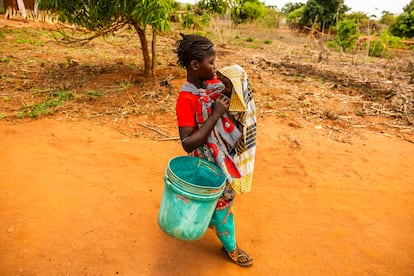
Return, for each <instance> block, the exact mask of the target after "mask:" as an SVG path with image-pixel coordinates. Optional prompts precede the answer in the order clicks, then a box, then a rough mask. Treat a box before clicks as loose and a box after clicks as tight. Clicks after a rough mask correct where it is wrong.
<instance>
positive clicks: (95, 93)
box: [85, 90, 102, 97]
mask: <svg viewBox="0 0 414 276" xmlns="http://www.w3.org/2000/svg"><path fill="white" fill-rule="evenodd" d="M85 94H86V95H87V96H90V97H100V96H102V92H101V91H99V90H89V91H86V93H85Z"/></svg>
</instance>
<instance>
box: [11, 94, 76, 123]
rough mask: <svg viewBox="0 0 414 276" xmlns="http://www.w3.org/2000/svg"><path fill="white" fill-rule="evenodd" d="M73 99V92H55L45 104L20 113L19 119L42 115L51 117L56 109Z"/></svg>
mask: <svg viewBox="0 0 414 276" xmlns="http://www.w3.org/2000/svg"><path fill="white" fill-rule="evenodd" d="M72 98H73V93H72V92H71V91H59V90H58V91H53V92H52V93H51V94H50V96H48V97H47V98H46V100H45V101H44V102H41V103H38V104H34V105H32V106H30V107H29V108H28V109H27V110H24V111H20V112H19V113H18V114H17V117H18V118H25V117H29V118H37V117H40V116H42V115H49V114H52V113H54V112H55V111H56V109H57V108H58V107H59V106H61V105H63V104H65V103H66V101H68V100H69V99H72Z"/></svg>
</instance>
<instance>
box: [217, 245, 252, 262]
mask: <svg viewBox="0 0 414 276" xmlns="http://www.w3.org/2000/svg"><path fill="white" fill-rule="evenodd" d="M223 250H224V252H226V253H227V255H228V256H229V257H230V259H231V260H232V261H233V262H235V263H236V264H238V265H239V266H251V265H252V264H253V261H254V259H253V258H252V257H251V256H250V255H249V254H247V253H246V252H245V251H244V250H242V249H241V248H239V247H236V249H234V250H233V251H231V252H227V251H226V249H225V248H224V247H223Z"/></svg>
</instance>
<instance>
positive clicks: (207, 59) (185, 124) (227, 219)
mask: <svg viewBox="0 0 414 276" xmlns="http://www.w3.org/2000/svg"><path fill="white" fill-rule="evenodd" d="M181 36H182V39H181V40H179V41H177V42H176V53H177V55H178V62H177V63H178V64H179V65H180V66H181V67H184V68H186V70H187V82H186V83H185V84H184V85H183V86H182V88H181V91H180V93H179V96H178V98H177V103H176V115H177V122H178V128H179V134H180V138H181V143H182V146H183V148H184V150H185V151H186V152H188V153H189V154H190V155H192V156H196V157H200V158H204V159H206V160H208V161H210V162H214V163H216V164H217V165H218V166H219V167H220V168H221V169H222V170H223V172H224V173H225V174H226V178H227V183H226V188H225V191H224V193H223V195H222V196H221V197H220V199H219V201H218V203H217V206H216V210H215V212H214V214H213V218H212V220H211V222H210V227H211V228H213V229H214V230H215V232H216V234H217V236H218V238H219V239H220V241H221V242H222V243H223V246H224V250H225V251H226V252H227V254H228V256H230V258H231V259H232V260H233V261H234V262H235V263H237V264H238V265H240V266H250V265H252V263H253V258H252V257H251V256H250V255H249V254H247V253H246V252H245V251H243V250H242V249H240V248H239V247H238V245H237V243H236V237H235V229H234V218H233V212H232V205H233V200H234V197H235V194H236V192H235V189H236V191H239V192H245V191H247V190H249V186H247V187H248V188H247V190H243V189H244V188H245V187H246V185H244V186H243V185H241V184H243V183H244V182H245V181H242V180H243V179H250V180H251V176H252V170H245V168H244V167H243V166H238V164H240V163H238V161H237V160H238V159H237V158H235V157H236V156H238V153H240V152H245V151H246V149H247V146H250V148H251V149H252V148H255V135H254V142H249V143H246V135H244V134H243V132H244V131H246V130H247V128H246V127H245V125H243V121H245V120H244V119H245V118H247V117H248V116H245V115H246V114H245V113H246V112H245V111H246V110H245V111H242V112H238V113H237V112H236V113H237V114H236V113H234V114H230V113H229V112H228V109H229V107H230V108H232V106H233V107H234V108H235V109H237V108H239V107H242V108H243V104H241V106H238V105H240V103H244V108H246V107H247V105H246V102H245V100H244V98H243V99H239V96H240V95H236V94H237V93H232V91H236V89H235V88H240V87H241V86H240V85H239V84H240V79H239V81H238V82H237V81H235V85H234V84H233V82H232V80H236V78H237V76H239V77H240V76H241V74H242V73H244V70H242V69H241V67H240V66H236V67H227V68H225V70H223V71H222V73H221V74H219V77H220V78H221V80H222V81H220V80H217V79H214V76H215V74H216V65H215V57H216V51H215V48H214V44H213V43H212V42H211V41H210V40H209V39H207V38H205V37H203V36H199V35H183V34H181ZM239 69H241V70H242V71H240V70H239ZM244 74H245V73H244ZM246 80H247V78H246ZM223 83H224V84H226V86H225V85H224V84H223ZM238 90H240V89H238ZM239 92H240V91H239ZM233 94H235V95H236V96H233ZM251 103H253V101H251ZM234 115H236V116H234ZM238 119H239V120H238ZM240 119H241V120H240ZM250 130H251V129H250ZM254 134H255V124H254ZM250 138H251V137H250ZM253 144H254V145H253ZM248 156H249V158H248V159H249V160H247V159H246V156H244V157H243V158H242V159H243V160H244V161H245V162H244V163H249V164H251V163H252V162H251V161H252V160H254V154H253V155H251V154H249V155H248ZM246 160H247V161H248V162H246ZM250 167H251V166H249V168H250ZM242 182H243V183H242ZM243 187H244V188H243Z"/></svg>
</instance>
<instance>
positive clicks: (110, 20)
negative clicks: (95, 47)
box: [39, 0, 175, 76]
mask: <svg viewBox="0 0 414 276" xmlns="http://www.w3.org/2000/svg"><path fill="white" fill-rule="evenodd" d="M174 5H175V4H174V1H173V0H159V1H153V0H99V1H96V0H93V1H83V0H39V7H40V8H41V9H44V10H48V11H52V12H54V13H55V14H57V16H58V19H59V21H62V22H67V23H70V24H75V25H78V26H81V27H83V28H85V29H86V30H87V32H86V34H87V35H88V37H87V38H86V39H85V40H86V41H89V40H91V39H93V38H95V37H98V36H105V35H112V34H113V33H115V32H116V31H117V30H120V29H122V28H124V27H125V26H126V25H129V26H130V27H133V28H134V29H135V30H136V31H137V34H138V36H139V38H140V41H141V46H142V54H143V57H144V74H145V75H146V76H149V73H150V70H151V69H154V68H151V61H150V55H149V49H148V45H149V44H148V42H147V39H146V36H145V30H146V28H147V26H151V28H152V29H153V30H156V31H158V32H165V31H167V30H169V28H170V22H169V16H170V12H171V11H172V6H174ZM155 33H156V32H154V34H155ZM153 38H154V37H153ZM78 41H79V40H78ZM153 54H155V53H153ZM152 58H153V59H154V56H153V57H152ZM152 73H154V72H152Z"/></svg>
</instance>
